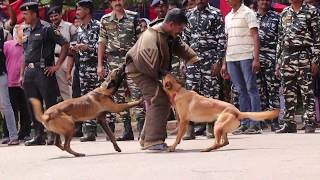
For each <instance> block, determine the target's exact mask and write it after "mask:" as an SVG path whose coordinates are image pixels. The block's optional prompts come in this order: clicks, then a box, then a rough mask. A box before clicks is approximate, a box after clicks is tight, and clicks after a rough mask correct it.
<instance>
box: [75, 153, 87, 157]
mask: <svg viewBox="0 0 320 180" xmlns="http://www.w3.org/2000/svg"><path fill="white" fill-rule="evenodd" d="M74 156H75V157H83V156H86V155H85V154H82V153H75V154H74Z"/></svg>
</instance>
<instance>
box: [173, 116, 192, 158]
mask: <svg viewBox="0 0 320 180" xmlns="http://www.w3.org/2000/svg"><path fill="white" fill-rule="evenodd" d="M188 122H189V121H186V120H184V119H182V118H181V119H180V123H179V129H178V134H177V137H176V141H175V142H174V143H173V144H172V145H171V146H169V147H168V151H169V152H174V151H175V150H176V147H177V145H178V144H180V141H181V139H182V137H183V135H184V134H185V133H186V130H187V125H188Z"/></svg>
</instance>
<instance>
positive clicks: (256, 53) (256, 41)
mask: <svg viewBox="0 0 320 180" xmlns="http://www.w3.org/2000/svg"><path fill="white" fill-rule="evenodd" d="M250 33H251V36H252V38H253V44H254V49H253V62H252V71H253V72H258V71H259V69H260V60H259V53H260V40H259V33H258V28H251V29H250Z"/></svg>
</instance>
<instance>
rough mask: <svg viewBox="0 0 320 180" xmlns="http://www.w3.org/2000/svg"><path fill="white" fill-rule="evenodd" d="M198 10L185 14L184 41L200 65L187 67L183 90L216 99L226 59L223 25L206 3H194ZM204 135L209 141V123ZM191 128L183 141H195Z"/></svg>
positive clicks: (215, 12)
mask: <svg viewBox="0 0 320 180" xmlns="http://www.w3.org/2000/svg"><path fill="white" fill-rule="evenodd" d="M196 4H197V6H196V7H195V8H194V9H192V10H190V11H189V12H188V13H187V17H188V19H189V25H188V26H187V28H186V29H185V31H184V34H183V37H184V40H185V42H186V43H187V44H189V45H190V47H191V48H192V49H193V50H194V51H196V53H197V55H198V57H199V60H200V62H201V63H199V64H197V65H189V66H187V71H186V77H187V80H186V88H187V89H189V90H194V91H196V92H198V93H199V94H201V95H203V96H205V97H211V98H215V99H219V94H220V88H221V77H220V75H219V72H220V67H221V63H222V60H223V58H224V56H225V44H226V39H225V33H224V23H223V18H222V15H221V13H220V10H218V9H216V8H214V7H212V6H210V5H209V2H208V0H196ZM206 129H207V132H206V135H207V137H208V138H211V137H212V136H213V135H212V130H213V129H212V123H208V124H207V128H206ZM194 138H195V135H194V125H193V123H192V122H191V123H190V124H189V126H188V131H187V134H186V136H185V137H184V139H185V140H190V139H194Z"/></svg>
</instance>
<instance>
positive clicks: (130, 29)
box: [98, 0, 145, 141]
mask: <svg viewBox="0 0 320 180" xmlns="http://www.w3.org/2000/svg"><path fill="white" fill-rule="evenodd" d="M110 3H111V7H112V12H111V13H109V14H106V15H104V16H103V17H102V18H101V27H100V35H99V47H98V62H99V63H98V75H99V76H100V78H103V77H104V75H105V71H104V70H103V61H104V59H105V53H107V59H108V60H107V62H108V66H109V70H110V71H112V70H113V69H116V68H118V67H120V66H121V65H122V64H123V63H125V60H126V59H125V55H126V54H127V52H128V51H129V49H130V48H131V47H132V46H133V45H134V44H135V43H136V41H137V39H138V35H139V34H140V32H141V29H140V25H139V16H138V13H136V12H132V11H129V10H125V9H124V1H123V0H111V2H110ZM124 84H125V85H123V86H122V87H120V88H119V89H118V91H117V93H116V95H115V100H116V102H118V103H123V102H125V100H126V96H127V95H126V90H127V89H128V88H129V91H130V93H131V97H132V100H138V99H139V98H140V96H141V95H140V94H141V93H140V90H139V89H138V87H137V86H136V85H135V84H134V82H133V81H132V79H130V78H127V80H126V83H124ZM126 86H127V87H126ZM135 114H136V120H137V121H138V130H139V133H141V130H142V127H143V124H144V116H145V115H144V110H143V107H141V106H140V107H136V108H135ZM108 115H110V116H109V117H110V121H111V122H113V123H114V122H115V118H116V117H115V115H113V114H108ZM120 119H121V120H122V122H123V124H124V132H123V135H122V137H119V138H117V140H118V141H128V140H134V136H133V132H132V127H131V117H130V111H129V110H126V111H124V112H122V113H120Z"/></svg>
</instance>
